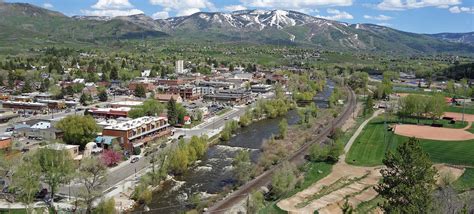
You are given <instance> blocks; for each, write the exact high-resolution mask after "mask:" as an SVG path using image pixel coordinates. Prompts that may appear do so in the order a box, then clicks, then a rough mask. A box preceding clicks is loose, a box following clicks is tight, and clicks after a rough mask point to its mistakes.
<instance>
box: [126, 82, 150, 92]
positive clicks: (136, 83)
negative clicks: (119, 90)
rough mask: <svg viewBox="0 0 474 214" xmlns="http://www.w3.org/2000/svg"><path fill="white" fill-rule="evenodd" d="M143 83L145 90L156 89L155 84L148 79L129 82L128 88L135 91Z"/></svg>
mask: <svg viewBox="0 0 474 214" xmlns="http://www.w3.org/2000/svg"><path fill="white" fill-rule="evenodd" d="M139 85H141V86H142V87H143V88H144V89H145V92H150V91H154V90H155V88H156V87H155V84H153V82H148V81H137V82H131V83H130V84H128V89H129V90H130V91H135V89H136V88H137V87H138V86H139Z"/></svg>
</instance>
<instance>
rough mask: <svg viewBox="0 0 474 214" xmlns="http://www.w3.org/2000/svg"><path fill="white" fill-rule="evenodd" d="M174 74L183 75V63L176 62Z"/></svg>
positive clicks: (181, 61) (180, 61)
mask: <svg viewBox="0 0 474 214" xmlns="http://www.w3.org/2000/svg"><path fill="white" fill-rule="evenodd" d="M175 72H176V73H177V74H183V73H184V61H183V60H178V61H176V65H175Z"/></svg>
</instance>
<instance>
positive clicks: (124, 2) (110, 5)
mask: <svg viewBox="0 0 474 214" xmlns="http://www.w3.org/2000/svg"><path fill="white" fill-rule="evenodd" d="M132 7H133V5H132V4H130V2H129V1H128V0H98V1H97V3H95V4H94V5H92V8H94V9H98V10H117V9H125V8H132Z"/></svg>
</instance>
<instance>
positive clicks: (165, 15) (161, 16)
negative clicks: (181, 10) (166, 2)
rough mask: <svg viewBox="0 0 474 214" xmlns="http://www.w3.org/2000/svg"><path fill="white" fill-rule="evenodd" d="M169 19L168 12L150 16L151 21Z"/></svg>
mask: <svg viewBox="0 0 474 214" xmlns="http://www.w3.org/2000/svg"><path fill="white" fill-rule="evenodd" d="M168 17H170V14H169V13H168V11H158V12H156V13H153V15H151V18H153V19H166V18H168Z"/></svg>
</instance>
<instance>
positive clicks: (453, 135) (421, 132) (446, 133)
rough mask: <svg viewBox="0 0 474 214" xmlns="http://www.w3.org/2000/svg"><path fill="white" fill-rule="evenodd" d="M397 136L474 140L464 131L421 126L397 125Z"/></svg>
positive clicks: (473, 136)
mask: <svg viewBox="0 0 474 214" xmlns="http://www.w3.org/2000/svg"><path fill="white" fill-rule="evenodd" d="M394 131H395V134H397V135H402V136H407V137H416V138H422V139H429V140H442V141H463V140H472V139H474V134H472V133H470V132H468V131H466V130H464V129H450V128H440V127H431V126H420V125H396V126H395V130H394Z"/></svg>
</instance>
